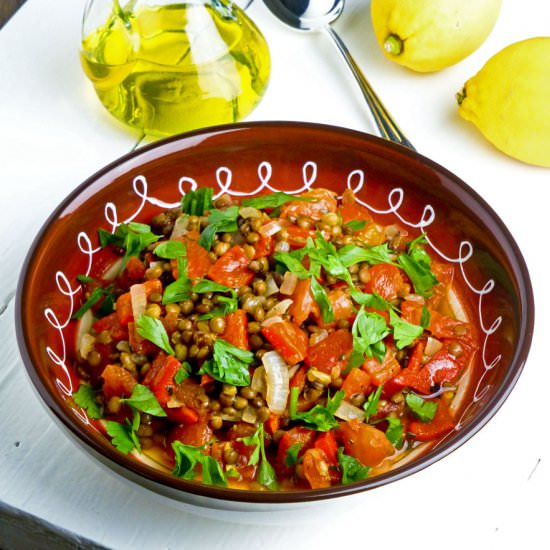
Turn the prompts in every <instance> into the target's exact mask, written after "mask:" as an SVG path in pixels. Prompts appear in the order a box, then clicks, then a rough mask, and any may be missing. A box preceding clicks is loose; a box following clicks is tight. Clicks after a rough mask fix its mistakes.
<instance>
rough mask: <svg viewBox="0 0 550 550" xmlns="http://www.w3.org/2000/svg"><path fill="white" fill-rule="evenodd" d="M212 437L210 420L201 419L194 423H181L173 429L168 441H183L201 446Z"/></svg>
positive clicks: (186, 443)
mask: <svg viewBox="0 0 550 550" xmlns="http://www.w3.org/2000/svg"><path fill="white" fill-rule="evenodd" d="M211 439H212V430H211V428H210V426H208V422H206V421H204V420H203V421H200V422H195V423H194V424H181V425H179V426H176V427H175V428H173V429H172V431H171V432H170V434H169V436H168V442H169V443H170V447H171V443H172V442H173V441H181V442H182V443H184V444H185V445H193V446H194V447H201V446H202V445H205V444H206V443H208V442H209V441H210V440H211Z"/></svg>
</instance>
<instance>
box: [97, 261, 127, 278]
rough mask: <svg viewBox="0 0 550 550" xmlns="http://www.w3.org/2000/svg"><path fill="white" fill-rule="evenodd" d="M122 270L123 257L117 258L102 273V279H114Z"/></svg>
mask: <svg viewBox="0 0 550 550" xmlns="http://www.w3.org/2000/svg"><path fill="white" fill-rule="evenodd" d="M123 270H124V258H119V259H118V260H117V261H116V262H115V263H114V264H112V265H111V267H110V268H109V269H108V270H107V271H106V272H105V273H104V274H103V276H102V279H103V280H104V281H114V280H115V279H116V278H117V277H118V276H119V275H120V274H121V273H122V271H123Z"/></svg>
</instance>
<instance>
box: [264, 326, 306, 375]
mask: <svg viewBox="0 0 550 550" xmlns="http://www.w3.org/2000/svg"><path fill="white" fill-rule="evenodd" d="M262 334H263V335H264V336H265V337H266V339H267V340H268V342H269V343H270V344H271V345H272V346H273V347H274V348H275V349H276V350H277V351H278V352H279V353H280V354H281V355H282V356H283V359H284V360H285V361H286V362H287V363H288V364H289V365H295V364H296V363H299V362H300V361H303V360H304V357H305V356H306V354H307V348H308V337H307V334H306V333H305V331H303V330H302V329H301V328H300V327H299V326H298V325H297V324H296V323H293V322H291V321H280V322H278V323H273V324H272V325H268V326H266V327H263V328H262Z"/></svg>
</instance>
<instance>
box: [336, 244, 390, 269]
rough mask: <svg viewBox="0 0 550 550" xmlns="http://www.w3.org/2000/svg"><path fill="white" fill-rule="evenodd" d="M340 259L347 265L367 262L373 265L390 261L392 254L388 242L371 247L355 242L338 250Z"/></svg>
mask: <svg viewBox="0 0 550 550" xmlns="http://www.w3.org/2000/svg"><path fill="white" fill-rule="evenodd" d="M338 256H339V257H340V261H341V262H342V263H343V264H344V265H345V266H346V267H350V266H352V265H355V264H358V263H361V262H367V263H369V264H371V265H373V264H380V263H390V262H391V261H392V256H391V253H390V250H389V248H388V245H387V243H385V244H379V245H376V246H371V247H369V248H361V247H360V246H355V245H353V244H348V245H346V246H343V247H342V248H340V249H339V250H338Z"/></svg>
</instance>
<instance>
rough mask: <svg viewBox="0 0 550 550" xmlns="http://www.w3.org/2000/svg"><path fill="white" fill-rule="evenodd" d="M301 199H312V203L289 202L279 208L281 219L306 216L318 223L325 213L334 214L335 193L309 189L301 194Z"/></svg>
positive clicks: (335, 204) (326, 190)
mask: <svg viewBox="0 0 550 550" xmlns="http://www.w3.org/2000/svg"><path fill="white" fill-rule="evenodd" d="M300 196H301V197H304V198H305V197H307V198H310V199H314V201H313V202H306V201H298V200H296V201H290V202H287V203H286V204H284V205H283V206H282V207H281V218H288V217H290V216H307V217H308V218H311V219H313V220H315V221H319V220H320V219H321V218H322V217H323V215H324V214H326V213H327V212H336V207H337V202H336V193H335V192H334V191H330V190H328V189H311V190H310V191H306V192H305V193H301V195H300Z"/></svg>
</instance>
